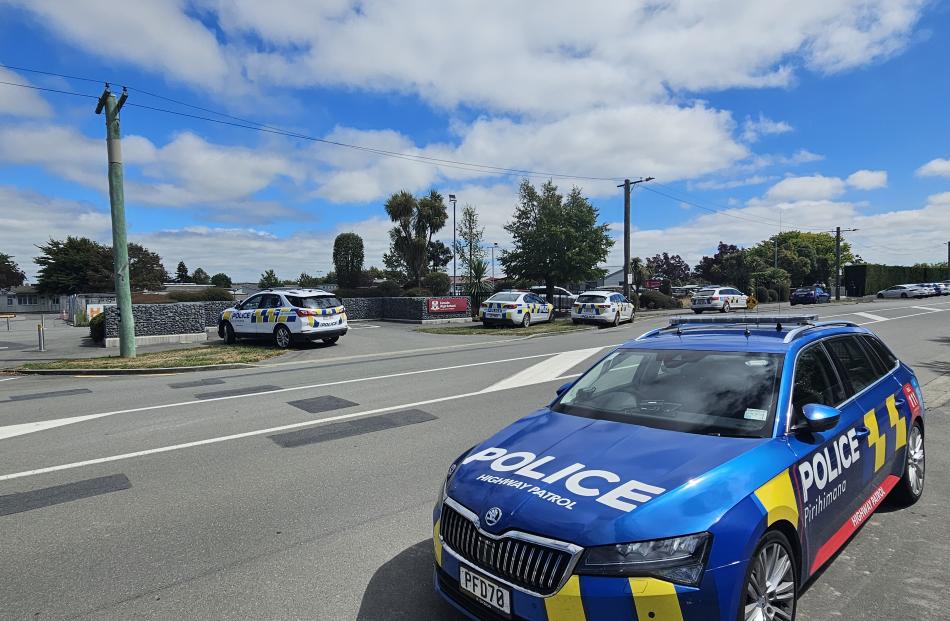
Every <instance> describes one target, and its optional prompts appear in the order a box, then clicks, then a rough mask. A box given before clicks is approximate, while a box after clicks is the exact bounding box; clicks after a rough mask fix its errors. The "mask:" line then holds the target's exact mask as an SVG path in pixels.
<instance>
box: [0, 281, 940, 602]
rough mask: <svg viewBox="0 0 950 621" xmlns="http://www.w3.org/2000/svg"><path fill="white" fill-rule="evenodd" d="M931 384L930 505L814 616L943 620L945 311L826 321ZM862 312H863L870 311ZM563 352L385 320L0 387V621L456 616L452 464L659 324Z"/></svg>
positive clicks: (865, 308)
mask: <svg viewBox="0 0 950 621" xmlns="http://www.w3.org/2000/svg"><path fill="white" fill-rule="evenodd" d="M808 310H817V311H818V312H819V313H820V314H822V315H823V316H837V317H839V318H840V319H844V320H850V321H855V322H858V323H866V324H867V325H868V326H869V327H871V328H872V329H873V330H875V331H876V332H877V333H878V334H879V335H880V336H881V337H882V338H883V339H884V340H885V341H886V342H887V343H888V344H889V345H890V346H891V347H892V348H893V349H894V350H895V352H896V353H897V354H898V355H899V356H900V357H901V358H902V359H903V360H905V361H906V362H908V363H909V364H911V365H912V366H913V367H914V368H915V369H916V371H917V373H918V376H919V378H920V380H921V383H922V384H924V394H925V399H927V401H928V405H930V408H929V410H928V414H929V416H930V418H929V423H928V428H927V434H928V435H927V444H928V447H929V449H930V450H929V452H928V457H929V459H928V470H927V473H928V475H929V476H928V478H927V488H926V491H925V494H924V497H923V499H922V500H921V501H920V502H919V503H918V504H917V505H915V506H914V507H912V508H909V509H904V510H899V511H888V510H887V509H886V508H885V509H882V510H879V512H878V513H877V514H875V516H874V517H873V518H872V519H871V520H870V521H869V523H868V524H866V525H865V527H864V528H863V529H862V530H861V531H860V532H859V533H858V534H857V536H856V537H855V538H854V539H853V540H852V541H851V542H850V543H849V544H848V546H847V547H846V548H845V549H844V550H843V552H842V553H840V554H839V555H838V556H837V558H835V559H834V560H833V562H832V563H831V564H830V565H829V566H828V567H827V569H826V570H825V571H824V572H822V574H821V575H820V576H819V577H818V578H817V580H815V581H814V582H813V583H812V584H811V585H809V588H808V590H807V591H806V592H805V594H804V595H803V598H802V601H801V606H800V618H801V619H809V620H822V621H824V620H826V619H834V618H845V619H851V618H861V619H871V620H876V619H881V620H883V619H888V620H891V619H948V618H950V612H948V609H947V604H946V588H947V585H948V584H950V567H948V565H947V563H946V559H948V558H950V521H948V520H946V519H945V516H946V514H947V513H948V511H950V483H948V480H947V474H948V473H950V453H948V452H947V451H942V450H939V448H940V447H944V446H947V445H948V444H950V423H948V421H947V415H948V414H950V407H947V406H943V407H933V405H932V404H933V403H937V402H938V400H942V399H947V398H948V397H950V312H948V311H950V299H948V298H942V299H933V298H932V299H929V300H921V301H887V302H874V303H868V304H860V305H847V306H839V305H829V306H822V307H819V308H818V309H808ZM861 313H863V314H861ZM665 321H666V319H665V318H657V317H654V318H651V319H648V320H644V321H639V320H638V321H637V323H636V324H634V325H632V326H623V327H620V328H616V329H604V330H594V331H584V332H577V333H568V334H562V335H558V336H552V337H541V338H530V339H523V338H518V337H517V333H516V332H513V331H505V332H504V333H503V334H500V335H499V336H491V337H485V336H468V337H459V336H439V335H425V334H419V333H416V332H413V331H412V329H411V328H410V327H407V326H399V325H391V324H380V327H378V328H369V327H366V328H362V329H359V330H354V331H352V332H351V333H350V334H348V335H347V336H346V337H344V338H343V339H341V341H340V343H339V344H338V345H336V346H333V347H323V346H315V347H310V348H306V349H303V350H299V351H296V352H294V353H293V354H291V355H289V356H287V357H281V358H279V359H277V360H276V361H275V362H273V363H271V364H267V365H264V366H261V367H259V368H255V369H250V370H246V371H240V372H202V373H188V374H181V375H174V376H148V377H103V378H74V377H9V376H0V618H2V619H129V618H143V619H180V618H202V619H203V618H213V619H225V618H254V619H292V618H317V619H353V618H359V619H421V618H426V619H456V618H457V615H456V614H455V613H454V611H453V609H451V608H450V607H448V606H447V605H445V604H443V603H442V602H441V601H440V600H439V599H438V598H437V597H436V596H435V595H434V594H433V592H432V587H431V562H432V561H431V543H430V536H431V524H430V516H431V509H432V505H433V503H434V501H435V498H436V495H437V490H438V488H439V485H440V483H441V480H442V478H443V476H444V474H445V468H446V466H447V465H448V463H449V462H450V461H451V460H452V459H454V457H455V456H457V455H458V454H459V453H460V452H462V451H463V450H465V449H467V448H468V447H470V446H471V445H473V444H475V443H476V442H478V441H479V440H481V439H482V438H484V437H486V436H488V435H490V434H491V433H493V432H494V431H496V430H497V429H499V428H500V427H502V426H504V425H506V424H507V423H509V422H511V421H513V420H515V419H517V418H519V417H520V416H522V415H524V414H527V413H529V412H530V411H532V410H534V409H536V408H537V407H538V406H541V405H543V404H545V403H547V402H548V401H550V399H551V398H552V397H553V395H554V389H555V388H556V387H557V386H558V385H560V384H561V383H563V382H565V381H567V378H570V377H572V376H574V375H575V374H577V373H579V372H581V371H582V370H583V369H584V368H586V366H587V365H589V364H590V362H591V360H592V359H593V358H594V357H596V356H598V355H601V354H602V353H603V352H604V351H605V350H606V348H608V347H610V346H612V345H616V344H619V343H621V342H623V341H625V340H627V339H630V338H633V337H635V336H636V335H638V334H640V333H641V332H643V331H645V330H647V329H650V328H653V327H658V326H660V325H662V324H663V323H665Z"/></svg>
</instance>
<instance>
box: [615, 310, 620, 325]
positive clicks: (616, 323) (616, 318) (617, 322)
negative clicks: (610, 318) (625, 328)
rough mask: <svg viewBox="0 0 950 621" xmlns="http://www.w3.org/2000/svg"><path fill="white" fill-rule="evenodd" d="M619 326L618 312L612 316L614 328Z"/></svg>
mask: <svg viewBox="0 0 950 621" xmlns="http://www.w3.org/2000/svg"><path fill="white" fill-rule="evenodd" d="M619 325H620V312H619V311H618V312H617V314H616V315H614V327H615V328H616V327H617V326H619Z"/></svg>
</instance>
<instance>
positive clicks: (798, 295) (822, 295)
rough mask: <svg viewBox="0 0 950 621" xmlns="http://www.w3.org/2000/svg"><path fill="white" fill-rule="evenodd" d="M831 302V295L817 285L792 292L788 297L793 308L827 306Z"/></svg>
mask: <svg viewBox="0 0 950 621" xmlns="http://www.w3.org/2000/svg"><path fill="white" fill-rule="evenodd" d="M829 302H831V294H830V293H828V292H827V291H825V290H824V289H822V288H821V287H819V286H817V285H813V286H811V287H799V288H798V289H795V290H794V291H792V295H790V296H789V297H788V303H789V304H790V305H792V306H795V305H796V304H827V303H829Z"/></svg>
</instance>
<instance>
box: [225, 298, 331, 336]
mask: <svg viewBox="0 0 950 621" xmlns="http://www.w3.org/2000/svg"><path fill="white" fill-rule="evenodd" d="M346 331H347V323H346V309H345V308H344V307H343V303H342V302H340V300H339V299H338V298H337V297H336V296H334V295H333V294H332V293H330V292H328V291H323V290H322V289H266V290H264V291H261V292H260V293H256V294H254V295H252V296H251V297H249V298H247V299H246V300H244V301H243V302H241V303H240V304H238V305H237V306H234V307H232V308H229V309H227V310H225V311H224V312H222V313H221V319H220V320H219V321H218V336H220V337H221V338H223V339H224V341H225V342H226V343H229V344H230V343H234V342H235V341H236V340H237V339H239V338H254V339H272V340H273V342H274V344H275V345H277V347H280V348H281V349H286V348H287V347H290V345H291V344H292V343H293V342H294V341H303V340H309V341H315V340H318V339H319V340H322V341H323V342H324V343H336V342H337V340H339V338H340V337H341V336H343V335H344V334H346Z"/></svg>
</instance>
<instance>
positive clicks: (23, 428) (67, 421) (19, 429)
mask: <svg viewBox="0 0 950 621" xmlns="http://www.w3.org/2000/svg"><path fill="white" fill-rule="evenodd" d="M608 347H616V345H609V346H608ZM601 349H603V348H601ZM584 351H586V350H584ZM559 353H565V352H554V353H550V354H535V355H532V356H519V357H517V358H506V359H504V360H488V361H486V362H471V363H468V364H457V365H453V366H449V367H439V368H437V369H420V370H418V371H404V372H402V373H390V374H388V375H375V376H373V377H359V378H354V379H348V380H338V381H335V382H323V383H321V384H308V385H306V386H292V387H290V388H276V389H274V390H263V391H261V392H252V393H248V394H242V395H229V396H226V397H213V398H211V399H199V400H194V401H179V402H176V403H164V404H160V405H146V406H142V407H138V408H128V409H125V410H113V411H111V412H100V413H97V414H84V415H81V416H72V417H69V418H60V419H54V420H50V421H37V422H34V423H21V424H17V425H9V426H7V427H0V440H2V439H5V438H12V437H14V436H22V435H24V434H27V433H32V432H34V431H43V430H44V429H52V428H54V427H62V426H63V425H72V424H75V423H81V422H85V421H89V420H95V419H97V418H103V417H106V416H115V415H116V414H133V413H136V412H149V411H152V410H165V409H170V408H180V407H186V406H187V407H196V406H199V405H202V404H204V403H214V402H216V401H227V400H230V399H248V398H251V397H261V396H265V395H276V394H281V393H285V392H294V391H298V390H311V389H313V388H326V387H328V386H340V385H343V384H356V383H359V382H371V381H377V380H384V379H392V378H394V377H406V376H410V375H422V374H424V373H439V372H442V371H453V370H456V369H468V368H472V367H481V366H487V365H492V364H504V363H508V362H518V361H520V360H533V359H536V358H549V357H551V356H557V355H558V354H559ZM567 353H569V352H567ZM57 422H58V424H51V423H57ZM30 426H33V427H32V428H31V427H30Z"/></svg>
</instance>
